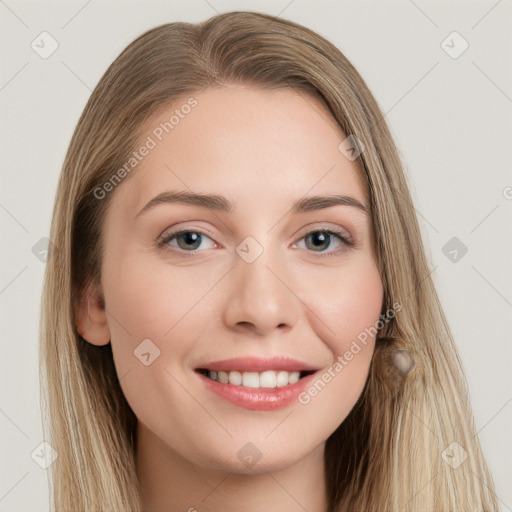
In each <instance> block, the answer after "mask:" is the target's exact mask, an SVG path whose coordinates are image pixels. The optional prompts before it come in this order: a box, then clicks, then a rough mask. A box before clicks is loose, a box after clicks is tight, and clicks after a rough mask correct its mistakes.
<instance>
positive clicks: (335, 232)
mask: <svg viewBox="0 0 512 512" xmlns="http://www.w3.org/2000/svg"><path fill="white" fill-rule="evenodd" d="M184 233H197V234H200V235H203V236H206V237H207V238H210V239H211V240H212V241H213V239H212V238H211V237H210V236H209V235H208V234H206V233H204V232H203V231H201V230H198V229H180V230H177V231H173V232H171V233H167V234H166V235H164V236H163V237H162V238H161V239H160V240H159V241H158V242H157V246H158V247H159V248H162V247H163V246H164V245H166V244H168V243H169V242H170V241H171V240H172V239H173V238H176V237H178V236H179V235H182V234H184ZM312 233H324V234H327V235H334V236H335V237H337V238H339V240H340V241H341V242H342V243H343V244H344V245H346V246H348V247H353V246H354V243H353V242H352V241H351V240H349V239H348V238H347V237H346V236H345V233H344V232H342V231H338V230H336V229H313V230H311V231H308V232H307V233H306V234H305V235H304V236H302V237H301V238H300V239H299V240H298V241H300V240H303V239H304V238H306V237H307V236H308V235H311V234H312ZM295 243H296V242H295ZM171 250H173V251H177V252H178V253H179V252H183V253H189V254H191V255H193V254H197V253H196V252H194V251H184V250H183V249H176V248H174V247H173V248H172V249H171ZM342 251H343V249H340V248H338V249H337V250H335V251H332V252H327V253H322V252H319V253H318V254H319V255H321V256H337V255H339V253H340V252H342ZM198 252H202V251H198ZM311 252H316V251H311Z"/></svg>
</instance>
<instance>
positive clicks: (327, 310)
mask: <svg viewBox="0 0 512 512" xmlns="http://www.w3.org/2000/svg"><path fill="white" fill-rule="evenodd" d="M307 283H309V284H307V286H306V287H305V288H303V290H302V295H301V296H303V297H305V298H307V306H308V308H309V309H310V310H312V311H314V313H315V314H316V316H317V318H318V319H319V320H321V321H322V322H323V324H324V328H323V329H322V332H323V337H322V339H323V341H324V342H325V343H326V344H327V345H328V346H329V348H330V349H331V350H332V352H333V353H334V354H342V353H344V352H345V351H346V350H348V349H349V348H350V344H351V341H352V340H354V339H356V338H357V337H358V336H359V337H360V338H364V337H365V333H366V334H367V335H368V345H369V344H370V342H371V339H370V338H371V336H370V335H369V334H368V330H369V329H370V328H371V327H373V326H375V325H376V324H377V322H378V320H379V315H380V313H381V308H382V301H383V288H382V282H381V278H380V275H379V272H378V269H377V267H376V266H375V264H374V263H373V260H372V259H371V258H370V257H369V256H368V257H366V256H362V257H360V255H357V256H356V257H354V259H353V261H351V262H350V264H347V266H346V267H342V268H336V269H333V270H332V272H330V273H327V272H324V273H323V274H319V275H318V276H315V277H314V278H313V279H308V280H307Z"/></svg>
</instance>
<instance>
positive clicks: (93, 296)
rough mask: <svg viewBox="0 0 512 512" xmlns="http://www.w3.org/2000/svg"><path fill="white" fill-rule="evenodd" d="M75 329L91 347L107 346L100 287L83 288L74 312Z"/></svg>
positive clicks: (108, 338)
mask: <svg viewBox="0 0 512 512" xmlns="http://www.w3.org/2000/svg"><path fill="white" fill-rule="evenodd" d="M76 327H77V330H78V332H79V334H80V336H82V338H84V339H85V340H86V341H88V342H89V343H92V344H93V345H107V344H108V343H109V342H110V329H109V327H108V323H107V314H106V311H105V300H104V298H103V292H102V291H101V286H99V285H97V284H90V285H89V286H87V287H86V288H85V290H84V292H83V293H82V296H81V297H80V299H79V303H78V307H77V310H76Z"/></svg>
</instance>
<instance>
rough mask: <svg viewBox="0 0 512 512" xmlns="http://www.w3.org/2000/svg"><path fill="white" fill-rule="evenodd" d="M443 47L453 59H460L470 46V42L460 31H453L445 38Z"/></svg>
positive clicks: (442, 43)
mask: <svg viewBox="0 0 512 512" xmlns="http://www.w3.org/2000/svg"><path fill="white" fill-rule="evenodd" d="M441 48H442V49H443V50H444V51H445V52H446V53H447V54H448V55H449V56H450V57H451V58H452V59H458V58H459V57H460V56H461V55H462V54H463V53H464V52H465V51H466V50H467V49H468V48H469V43H468V42H467V41H466V40H465V39H464V38H463V37H462V36H461V35H460V34H459V33H458V32H456V31H453V32H452V33H451V34H449V35H448V36H447V37H446V38H445V39H443V41H442V42H441Z"/></svg>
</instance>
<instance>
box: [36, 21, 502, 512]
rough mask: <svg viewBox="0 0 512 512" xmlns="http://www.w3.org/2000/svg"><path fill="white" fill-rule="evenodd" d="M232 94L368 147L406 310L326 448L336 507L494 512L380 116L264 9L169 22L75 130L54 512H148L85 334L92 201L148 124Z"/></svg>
mask: <svg viewBox="0 0 512 512" xmlns="http://www.w3.org/2000/svg"><path fill="white" fill-rule="evenodd" d="M222 84H251V85H256V86H258V87H262V88H267V89H270V88H274V89H275V88H284V87H291V88H293V90H295V91H298V92H301V93H306V94H313V95H316V96H317V97H319V98H321V99H322V100H323V101H325V103H326V105H327V106H328V108H329V110H330V112H331V113H332V115H333V116H334V118H335V119H336V121H337V123H338V124H339V126H340V127H341V129H342V130H343V132H344V133H345V134H347V135H349V134H350V135H353V136H355V137H357V140H359V141H360V142H361V143H362V147H363V148H364V151H363V152H362V153H361V155H360V157H359V158H360V160H359V161H360V164H361V170H362V171H363V170H364V172H362V179H363V180H364V183H365V188H366V190H367V192H368V196H369V201H370V205H371V215H372V220H373V226H374V232H375V242H376V243H375V251H376V261H377V262H378V266H379V270H380V274H381V278H382V283H383V287H384V301H383V306H382V311H383V312H384V311H388V310H390V309H392V308H393V304H395V303H396V302H400V303H401V304H402V309H401V311H400V313H399V314H397V315H395V316H394V317H393V318H392V319H390V320H389V321H388V322H386V324H385V326H384V327H383V328H382V330H381V332H380V333H379V338H378V340H377V342H376V348H375V352H374V356H373V360H372V363H371V367H370V373H369V377H368V381H367V383H366V387H365V389H364V391H363V393H362V395H361V397H360V399H359V401H358V402H357V404H356V405H355V407H354V408H353V410H352V411H351V412H350V414H349V416H348V417H347V418H346V420H345V421H344V422H343V423H342V424H341V425H340V426H339V428H338V429H337V430H336V431H335V432H334V433H333V434H332V435H331V436H330V437H329V439H327V442H326V449H325V467H326V475H327V481H326V485H327V490H328V510H329V511H350V512H353V511H365V512H369V511H378V512H382V511H399V510H400V511H403V512H405V511H419V510H421V511H434V510H435V511H438V510H443V511H446V510H454V511H455V510H457V511H462V510H464V511H469V510H471V511H496V510H498V504H497V500H496V496H495V494H494V491H493V482H492V478H491V475H490V473H489V471H488V468H487V466H486V463H485V461H484V458H483V455H482V452H481V448H480V444H479V441H478V437H477V436H476V433H475V428H474V424H473V416H472V411H471V407H470V404H469V400H468V392H467V385H466V382H465V380H464V377H463V371H462V367H461V364H460V360H459V357H458V355H457V352H456V349H455V345H454V342H453V339H452V335H451V333H450V329H449V327H448V324H447V322H446V319H445V316H444V314H443V311H442V308H441V305H440V302H439V299H438V296H437V293H436V291H435V288H434V284H433V281H432V278H431V270H430V268H429V265H428V263H427V260H426V256H425V250H424V247H423V242H422V239H421V235H420V230H419V227H418V222H417V219H416V215H415V211H414V207H413V203H412V200H411V197H410V193H409V190H408V185H407V181H406V177H405V174H404V171H403V166H402V163H401V161H400V158H399V154H398V151H397V149H396V147H395V145H394V143H393V140H392V137H391V135H390V132H389V129H388V127H387V125H386V122H385V120H384V116H383V113H382V112H381V110H380V108H379V106H378V105H377V103H376V101H375V99H374V98H373V96H372V94H371V92H370V91H369V89H368V88H367V86H366V84H365V83H364V82H363V80H362V78H361V77H360V75H359V74H358V72H357V71H356V70H355V69H354V67H353V66H352V65H351V63H350V62H349V61H348V60H347V59H346V57H345V56H344V55H343V54H342V53H341V52H340V51H339V50H338V49H337V48H336V47H335V46H334V45H333V44H331V43H330V42H329V41H327V40H326V39H324V38H322V37H321V36H319V35H318V34H316V33H315V32H313V31H311V30H309V29H307V28H304V27H302V26H300V25H298V24H295V23H293V22H290V21H287V20H284V19H280V18H277V17H274V16H271V15H267V14H260V13H254V12H229V13H224V14H221V15H218V16H215V17H212V18H210V19H209V20H206V21H204V22H203V23H200V24H190V23H169V24H165V25H162V26H159V27H156V28H154V29H152V30H149V31H148V32H146V33H145V34H143V35H141V36H140V37H138V38H137V39H136V40H135V41H133V42H132V43H131V44H130V45H129V46H128V47H127V48H126V49H125V50H124V51H123V52H122V53H121V54H120V55H119V57H118V58H117V59H116V60H115V61H114V62H113V63H112V65H111V66H110V67H109V68H108V70H107V71H106V72H105V74H104V75H103V77H102V78H101V80H100V82H99V83H98V85H97V87H96V88H95V90H94V91H93V93H92V95H91V97H90V99H89V101H88V103H87V105H86V107H85V109H84V112H83V113H82V115H81V117H80V120H79V122H78V125H77V127H76V130H75V132H74V134H73V137H72V140H71V143H70V146H69V149H68V152H67V155H66V158H65V161H64V165H63V169H62V173H61V176H60V181H59V184H58V190H57V194H56V200H55V206H54V211H53V218H52V225H51V233H50V239H51V241H52V242H53V244H54V245H55V250H54V251H53V253H51V254H50V257H49V259H48V262H47V267H46V274H45V281H44V293H43V298H42V314H41V332H40V336H41V349H40V361H41V389H42V396H41V402H42V404H43V405H44V406H45V412H46V413H47V414H48V418H45V419H44V420H43V427H44V429H45V436H46V439H47V440H48V441H49V442H50V444H51V445H52V446H53V448H54V449H55V450H56V451H57V453H58V458H57V460H56V461H55V462H54V463H53V465H52V466H51V477H52V481H51V482H50V485H51V487H52V499H53V500H54V505H55V509H56V510H57V512H70V511H80V512H92V511H98V510H101V511H111V512H120V511H130V512H135V511H137V512H140V511H141V510H142V504H141V500H140V494H139V486H138V480H137V474H136V470H135V456H134V454H135V448H136V436H135V426H136V417H135V414H134V413H133V411H132V410H131V408H130V406H129V405H128V403H127V401H126V399H125V397H124V395H123V393H122V390H121V387H120V384H119V378H118V376H117V374H116V370H115V366H114V362H113V357H112V351H111V345H110V344H108V345H106V346H102V347H98V346H93V345H92V344H90V343H88V342H86V341H85V340H84V339H83V338H81V337H80V336H79V334H78V333H77V331H76V327H75V311H76V307H77V303H78V301H79V300H80V297H81V295H82V293H83V291H84V290H85V289H86V287H87V286H88V285H89V284H90V283H91V282H97V283H99V282H100V279H101V275H100V264H101V257H102V240H101V237H100V230H101V225H102V218H103V214H104V212H105V208H106V207H107V205H108V203H109V200H110V199H111V198H112V195H113V193H114V192H112V193H110V194H109V195H107V197H105V198H104V199H102V200H98V199H97V197H95V194H94V191H95V190H96V189H97V187H99V186H101V185H102V184H104V183H106V182H107V181H108V180H109V178H111V177H112V175H113V173H114V172H115V171H116V170H117V169H119V168H120V167H121V166H122V165H123V162H126V159H127V155H129V154H130V153H131V152H132V151H133V148H134V147H135V144H136V142H137V138H138V137H139V135H140V130H141V126H142V125H143V124H144V122H145V121H146V120H147V119H149V118H150V116H152V115H153V114H155V113H156V112H157V111H158V110H159V109H162V108H165V107H166V106H168V105H169V104H172V103H173V102H174V101H176V100H177V99H178V98H180V97H183V96H184V95H187V94H188V95H190V94H192V93H194V92H197V91H200V90H202V89H204V88H206V87H208V86H210V85H212V86H222ZM127 179H128V178H127ZM397 349H403V350H406V351H407V352H408V353H409V354H410V356H411V357H412V358H413V359H414V361H415V368H414V370H413V372H412V373H410V374H409V375H408V376H407V377H405V376H402V374H400V372H398V371H396V369H395V367H394V365H393V364H392V363H391V359H390V358H391V356H392V354H393V353H394V351H395V350H397ZM121 378H122V376H121ZM47 428H48V431H47V433H46V429H47ZM453 442H456V443H458V445H453V444H452V443H453ZM449 445H450V446H451V447H449ZM459 445H460V447H461V448H459V447H458V446H459ZM454 446H455V450H461V449H463V450H465V452H467V454H468V457H467V459H466V460H465V461H464V462H462V463H461V464H460V465H458V467H455V465H454V464H448V463H447V462H445V460H446V456H443V454H446V451H445V450H446V449H447V448H448V450H453V449H454V448H453V447H454ZM465 452H460V451H459V452H457V453H459V455H460V453H465ZM448 453H449V455H450V452H448ZM451 456H452V457H453V453H451Z"/></svg>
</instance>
